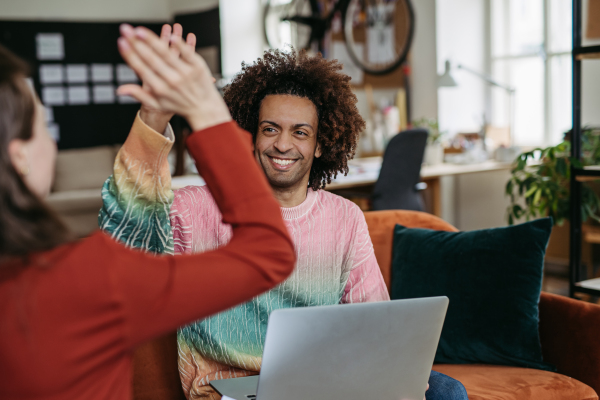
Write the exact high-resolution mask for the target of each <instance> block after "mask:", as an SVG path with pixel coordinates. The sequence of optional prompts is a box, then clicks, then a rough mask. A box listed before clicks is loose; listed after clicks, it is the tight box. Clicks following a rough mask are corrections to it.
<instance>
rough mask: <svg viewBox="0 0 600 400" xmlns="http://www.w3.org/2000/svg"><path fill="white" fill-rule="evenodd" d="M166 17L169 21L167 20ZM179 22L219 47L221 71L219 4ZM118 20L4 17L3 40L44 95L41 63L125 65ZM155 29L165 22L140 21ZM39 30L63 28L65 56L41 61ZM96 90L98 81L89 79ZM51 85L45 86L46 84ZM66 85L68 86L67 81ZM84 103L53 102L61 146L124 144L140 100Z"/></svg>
mask: <svg viewBox="0 0 600 400" xmlns="http://www.w3.org/2000/svg"><path fill="white" fill-rule="evenodd" d="M165 22H167V21H165ZM175 22H179V23H181V24H182V25H183V29H184V35H186V34H187V33H188V32H193V33H195V34H196V36H197V38H198V43H197V48H199V49H200V48H202V47H216V48H217V49H218V54H216V59H217V65H216V68H215V69H216V71H213V72H214V73H216V74H219V73H220V72H221V71H220V70H221V63H220V60H221V51H220V50H221V35H220V21H219V9H218V8H214V9H211V10H206V11H203V12H199V13H189V14H181V15H176V16H175ZM119 25H120V23H119V22H114V23H104V22H40V21H7V20H0V44H2V45H3V46H6V47H8V48H9V49H10V50H11V51H13V52H14V53H15V54H17V55H18V56H20V57H21V58H23V59H25V60H26V61H27V62H28V63H29V64H30V66H31V73H32V78H33V82H34V87H35V90H36V92H37V93H38V96H40V98H42V87H43V85H42V83H41V82H40V79H39V78H40V77H39V68H40V65H42V64H61V65H62V66H63V67H66V66H67V65H69V64H85V65H87V66H88V67H91V65H92V64H112V66H113V67H116V66H117V65H118V64H123V59H122V58H121V56H120V54H119V52H118V49H117V39H118V37H119ZM133 25H143V26H146V27H147V28H149V29H151V30H153V31H154V32H156V33H159V32H160V29H161V27H162V23H142V22H136V23H135V24H133ZM40 33H60V34H62V36H63V41H64V58H63V59H61V60H38V57H37V50H36V49H37V48H36V36H37V35H38V34H40ZM116 75H117V74H116V68H113V81H112V82H111V83H110V84H112V85H113V86H114V88H115V89H116V88H117V87H118V85H119V82H118V81H117V76H116ZM86 85H87V86H89V89H90V97H92V96H91V95H92V92H93V91H92V89H93V86H94V85H95V83H94V82H92V81H91V79H90V80H89V82H88V83H87V84H86ZM47 86H48V85H46V87H47ZM62 86H64V87H65V89H68V87H69V86H70V84H69V83H66V82H65V83H63V84H62ZM91 100H92V101H90V103H89V104H86V105H60V106H59V105H55V106H52V107H51V108H52V114H53V120H54V121H53V123H55V124H56V125H58V127H59V130H60V140H59V141H58V148H59V149H73V148H84V147H93V146H102V145H112V144H121V143H123V142H124V141H125V139H126V138H127V134H128V133H129V130H130V129H131V124H132V123H133V120H134V118H135V114H136V113H137V111H138V110H139V108H140V105H139V104H122V103H119V102H114V103H111V104H95V103H94V101H93V99H91ZM174 122H178V123H175V124H174V128H175V130H176V135H177V134H178V133H179V132H178V131H179V130H180V129H178V127H179V128H180V127H181V125H182V124H181V121H179V120H178V121H174Z"/></svg>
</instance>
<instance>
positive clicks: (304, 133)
mask: <svg viewBox="0 0 600 400" xmlns="http://www.w3.org/2000/svg"><path fill="white" fill-rule="evenodd" d="M296 135H302V136H308V133H306V132H303V131H296Z"/></svg>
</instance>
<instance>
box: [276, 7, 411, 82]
mask: <svg viewBox="0 0 600 400" xmlns="http://www.w3.org/2000/svg"><path fill="white" fill-rule="evenodd" d="M340 20H341V21H340ZM414 20H415V18H414V11H413V7H412V4H411V2H410V0H334V1H327V0H267V2H266V5H265V12H264V27H265V37H266V39H267V43H268V44H269V46H270V47H272V48H283V47H285V46H286V45H292V46H294V48H297V49H300V48H304V49H308V48H311V46H314V45H315V44H316V45H317V46H318V47H319V50H322V43H323V39H324V37H325V35H326V33H327V31H328V30H330V29H331V28H332V24H336V23H337V24H338V25H339V23H340V22H341V31H342V32H343V38H344V41H345V43H346V48H347V50H348V54H349V55H350V57H351V58H352V60H353V61H354V62H355V64H356V65H357V66H359V67H360V68H361V69H362V70H363V71H365V72H367V73H370V74H373V75H384V74H387V73H389V72H391V71H393V70H395V69H396V68H398V67H399V66H400V65H401V64H402V63H403V62H404V61H405V60H406V56H407V54H408V50H409V49H410V45H411V43H412V38H413V33H414V25H415V24H414Z"/></svg>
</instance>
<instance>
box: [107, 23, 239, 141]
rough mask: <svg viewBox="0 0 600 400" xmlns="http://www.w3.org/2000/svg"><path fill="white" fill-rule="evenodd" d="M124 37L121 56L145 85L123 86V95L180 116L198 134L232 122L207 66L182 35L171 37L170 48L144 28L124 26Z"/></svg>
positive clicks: (122, 27) (120, 45)
mask: <svg viewBox="0 0 600 400" xmlns="http://www.w3.org/2000/svg"><path fill="white" fill-rule="evenodd" d="M121 35H122V36H121V37H120V38H119V40H118V45H119V51H120V53H121V56H122V57H123V59H124V60H125V61H126V62H127V64H129V66H130V67H131V68H132V69H133V70H134V71H135V72H136V73H137V74H138V75H139V77H140V78H141V79H142V81H143V82H144V86H143V87H142V86H139V85H123V86H120V87H119V89H118V93H119V94H120V95H129V96H132V97H134V98H136V99H137V100H138V101H140V102H141V103H142V105H143V106H144V107H146V108H148V109H152V110H155V111H156V110H159V111H161V112H164V113H176V114H179V115H181V116H182V117H184V118H185V119H187V121H188V123H189V124H190V126H191V127H192V129H193V130H195V131H196V130H200V129H205V128H208V127H210V126H214V125H218V124H220V123H223V122H227V121H231V116H230V114H229V110H228V109H227V106H226V105H225V102H224V101H223V99H222V97H221V95H220V94H219V92H218V91H217V89H216V88H215V86H214V84H213V79H212V76H211V74H210V70H209V69H208V67H207V65H206V63H205V62H204V60H203V59H202V57H200V56H199V55H198V54H196V52H195V51H194V49H193V47H192V46H190V44H186V43H184V42H183V40H182V38H181V35H179V36H177V35H172V36H171V38H170V46H169V43H167V42H166V41H165V40H161V39H160V38H159V37H158V36H157V35H156V34H154V32H152V31H150V30H148V29H146V28H144V27H137V28H133V27H131V26H130V25H125V24H124V25H121ZM173 49H175V50H173ZM177 53H179V54H177Z"/></svg>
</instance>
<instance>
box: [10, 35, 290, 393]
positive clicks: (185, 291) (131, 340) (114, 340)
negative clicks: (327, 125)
mask: <svg viewBox="0 0 600 400" xmlns="http://www.w3.org/2000/svg"><path fill="white" fill-rule="evenodd" d="M122 33H123V36H124V37H122V38H120V39H119V49H120V51H121V54H122V55H123V58H124V59H125V60H126V61H127V62H128V63H129V65H130V66H131V67H132V68H133V69H134V70H135V71H136V72H137V73H138V75H139V76H140V77H141V78H142V80H143V81H144V83H145V85H146V86H145V87H144V88H141V87H133V86H128V87H127V88H125V89H121V93H123V94H125V93H127V94H130V95H132V96H134V97H136V98H137V99H138V100H140V101H141V102H143V103H144V104H147V105H149V106H152V107H155V108H158V109H162V110H165V111H168V112H177V113H179V114H180V115H182V116H183V117H185V118H186V119H187V121H188V122H189V124H190V126H191V127H192V128H193V129H194V131H195V133H194V134H192V135H190V137H189V139H188V142H187V145H188V149H189V150H190V153H191V154H192V156H193V157H194V159H195V160H196V162H197V166H198V169H199V171H200V172H201V174H202V176H203V177H204V178H205V180H206V182H207V185H208V186H209V187H210V190H211V192H212V193H213V195H214V197H215V200H216V202H217V204H218V205H219V208H220V210H221V212H222V213H223V220H224V221H226V222H227V223H229V224H231V225H232V226H233V240H231V242H230V243H229V244H228V245H227V246H225V247H222V248H220V249H218V250H216V251H211V252H208V253H203V254H197V255H190V256H181V257H155V256H152V255H149V254H145V253H142V252H138V251H134V250H129V249H126V248H125V247H124V246H122V245H120V244H118V243H117V242H115V241H114V240H113V239H111V238H110V237H108V236H106V235H105V234H103V233H101V232H96V233H94V234H92V235H91V236H90V237H89V238H87V239H84V240H80V241H74V240H72V239H71V237H70V235H69V232H68V231H67V229H66V228H65V227H64V225H63V224H62V223H61V222H60V220H59V219H58V218H57V217H56V216H55V215H54V214H53V213H52V212H51V211H50V210H49V209H48V207H47V206H46V205H45V203H44V201H43V200H42V199H43V197H44V196H45V195H46V194H47V193H48V192H49V188H50V186H51V177H52V175H53V168H54V160H55V155H56V148H55V145H54V143H53V142H52V140H51V139H50V137H49V136H48V133H47V131H46V128H45V126H44V117H43V112H44V109H43V107H42V106H41V104H40V103H39V100H38V99H37V97H36V96H35V94H33V92H32V91H31V90H30V88H29V87H28V85H27V83H26V80H25V77H26V74H27V70H26V67H25V65H24V63H23V62H22V61H20V60H19V59H18V58H17V57H15V56H14V55H13V54H12V53H10V52H9V51H8V50H6V49H4V48H2V47H0V371H1V373H0V398H2V399H4V400H9V399H61V400H63V399H78V398H81V399H84V398H85V399H127V398H129V397H130V393H131V389H130V382H131V371H130V369H131V365H130V364H131V357H132V353H133V349H134V348H135V346H137V345H138V344H140V343H142V342H144V341H146V340H148V339H151V338H153V337H157V336H159V335H162V334H164V333H166V332H168V331H171V330H174V329H175V328H177V327H178V326H181V325H183V324H186V323H189V322H191V321H193V320H196V319H199V318H204V317H207V316H209V315H211V314H214V313H216V312H219V311H221V310H224V309H226V308H228V307H231V306H234V305H236V304H239V303H241V302H243V301H246V300H248V299H250V298H252V297H254V296H256V295H258V294H260V293H261V292H263V291H266V290H268V289H270V288H272V287H273V286H275V285H276V284H278V283H279V282H281V281H283V280H284V279H285V278H286V277H287V276H288V275H289V274H290V273H291V272H292V269H293V265H294V261H295V257H294V252H293V245H292V242H291V240H290V238H289V236H288V233H287V231H286V228H285V226H284V224H283V221H282V219H281V214H280V211H279V206H278V204H277V202H276V201H275V200H274V198H273V196H272V195H271V191H270V188H269V186H268V184H267V182H266V180H265V178H264V176H262V174H261V173H260V171H259V169H258V166H257V165H256V162H255V161H254V159H253V157H252V152H251V136H250V135H249V134H248V133H246V132H245V131H243V130H241V129H240V128H239V127H237V125H235V123H233V122H231V117H230V115H229V112H228V110H227V107H226V106H225V104H224V102H223V100H222V99H221V97H220V95H219V94H218V92H217V91H216V89H215V88H214V85H213V84H212V80H211V76H210V73H209V71H208V68H207V67H206V64H205V63H204V61H203V60H202V59H201V58H200V57H199V56H198V55H196V54H195V53H194V51H193V50H192V49H191V48H190V47H189V46H186V45H185V44H184V43H182V42H181V40H180V39H178V38H175V40H174V42H173V43H172V46H174V47H176V48H177V49H178V50H179V52H180V54H181V55H180V56H178V55H177V54H175V52H173V51H171V50H169V45H168V44H166V43H164V42H163V41H161V40H160V39H159V38H158V37H157V36H156V35H154V34H153V33H152V32H150V31H148V30H146V29H144V28H137V29H135V30H134V29H133V28H131V27H128V26H125V27H123V28H122ZM132 147H134V148H137V150H136V151H138V152H139V154H138V156H139V157H141V159H142V160H144V162H147V163H149V164H150V163H153V162H156V160H151V159H144V158H143V153H144V148H143V146H138V147H136V146H135V145H134V146H132ZM171 196H172V195H171ZM198 281H202V282H204V284H203V287H204V288H205V290H203V291H198V290H197V287H198V286H197V282H198Z"/></svg>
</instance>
